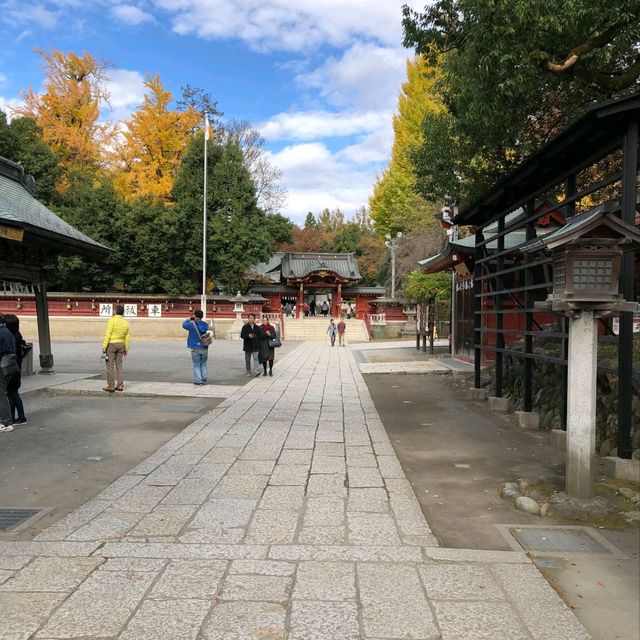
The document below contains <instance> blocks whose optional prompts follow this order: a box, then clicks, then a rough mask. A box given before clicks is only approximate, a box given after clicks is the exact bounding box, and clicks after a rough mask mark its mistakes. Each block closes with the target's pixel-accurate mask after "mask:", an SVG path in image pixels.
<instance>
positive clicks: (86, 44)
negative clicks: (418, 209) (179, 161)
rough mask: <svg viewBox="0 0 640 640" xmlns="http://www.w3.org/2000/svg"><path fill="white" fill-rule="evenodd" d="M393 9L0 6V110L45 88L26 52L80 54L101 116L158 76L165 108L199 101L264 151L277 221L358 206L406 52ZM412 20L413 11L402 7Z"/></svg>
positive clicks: (209, 4) (363, 2)
mask: <svg viewBox="0 0 640 640" xmlns="http://www.w3.org/2000/svg"><path fill="white" fill-rule="evenodd" d="M402 4H403V2H402V1H401V0H398V1H397V0H303V1H301V0H144V1H142V2H130V3H127V2H114V1H112V0H94V1H93V2H84V1H82V0H51V1H48V2H39V3H38V2H36V3H34V4H31V5H25V4H24V3H23V2H20V1H19V0H0V108H3V109H5V110H7V108H9V107H11V106H15V105H17V104H19V101H20V92H21V91H22V90H24V89H27V88H28V87H29V86H33V87H34V89H36V90H37V89H39V88H40V87H41V86H42V81H43V73H42V68H41V59H40V57H39V56H38V55H37V54H35V53H34V51H33V50H34V49H36V48H41V49H51V48H56V49H61V50H64V51H76V52H81V51H83V50H86V51H89V52H90V53H92V54H94V55H96V56H103V57H104V58H106V59H108V60H110V61H112V62H113V63H114V64H115V65H116V66H115V68H114V69H113V70H112V71H111V72H110V75H111V79H110V86H109V88H110V92H111V105H112V111H111V112H109V113H106V114H105V117H108V118H110V119H114V120H120V119H123V118H126V117H127V115H128V114H129V113H131V111H132V110H134V109H135V107H136V106H137V104H139V103H140V101H141V99H142V95H143V90H144V87H143V84H142V82H143V80H144V75H145V74H146V73H151V74H154V73H159V74H160V76H161V78H162V80H163V82H164V83H165V85H166V86H167V88H169V89H170V90H171V91H172V92H173V93H174V95H178V94H179V91H180V87H181V86H182V85H185V84H191V85H193V86H197V87H202V88H204V89H206V90H207V91H209V92H210V93H211V94H212V96H213V97H214V99H215V100H217V101H218V106H219V108H220V109H221V110H222V111H223V112H224V114H225V117H229V118H237V119H248V120H250V121H251V122H252V123H253V124H254V125H255V126H256V127H257V128H258V129H259V130H260V131H261V133H262V134H263V135H264V137H265V138H266V139H267V147H268V149H269V153H270V156H271V161H272V162H273V163H274V164H275V165H277V166H278V167H280V169H281V170H282V172H283V184H284V186H285V187H286V188H287V190H288V192H289V196H288V201H287V205H286V207H285V209H284V211H283V212H284V213H286V214H287V215H289V216H290V217H291V218H292V219H293V220H295V221H298V222H300V221H301V220H303V219H304V216H305V214H306V212H307V211H309V210H312V211H316V212H317V211H319V210H321V209H322V208H323V207H330V208H333V207H336V206H339V207H340V208H342V209H343V210H344V211H345V212H346V213H347V215H350V214H351V213H352V212H353V211H354V210H355V209H356V208H357V207H359V206H361V205H363V204H366V203H367V199H368V196H369V194H370V193H371V189H372V186H373V183H374V181H375V178H376V175H378V174H379V173H380V172H381V171H382V169H383V168H384V166H385V164H386V161H387V158H388V155H389V151H390V147H391V142H392V140H393V136H392V128H391V118H392V115H393V112H394V110H395V108H396V100H397V94H398V91H399V88H400V85H401V83H402V81H403V80H404V77H405V61H406V58H407V56H408V55H410V52H407V51H406V50H404V49H402V47H401V40H402V32H401V25H400V20H401V12H400V7H401V5H402ZM409 4H413V5H414V6H416V7H419V6H422V5H423V4H424V3H422V2H413V3H411V2H409Z"/></svg>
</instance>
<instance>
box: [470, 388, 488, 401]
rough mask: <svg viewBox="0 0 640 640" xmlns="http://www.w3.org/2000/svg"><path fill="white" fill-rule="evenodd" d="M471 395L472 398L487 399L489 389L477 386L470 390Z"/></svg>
mask: <svg viewBox="0 0 640 640" xmlns="http://www.w3.org/2000/svg"><path fill="white" fill-rule="evenodd" d="M469 397H470V398H471V400H486V399H487V390H486V389H482V388H481V389H476V388H475V387H474V388H472V389H470V390H469Z"/></svg>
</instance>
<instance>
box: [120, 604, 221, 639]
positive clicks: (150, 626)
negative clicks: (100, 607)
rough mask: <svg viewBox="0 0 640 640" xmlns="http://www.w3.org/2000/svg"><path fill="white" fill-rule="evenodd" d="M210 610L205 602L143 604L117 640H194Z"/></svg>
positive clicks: (209, 606) (209, 605)
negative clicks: (160, 639)
mask: <svg viewBox="0 0 640 640" xmlns="http://www.w3.org/2000/svg"><path fill="white" fill-rule="evenodd" d="M210 608H211V603H210V602H207V601H206V600H146V601H145V602H143V603H142V605H141V607H140V609H138V611H136V613H135V615H134V616H133V618H132V619H131V620H130V621H129V624H127V628H126V629H125V630H124V631H123V632H122V634H120V636H119V640H158V639H159V638H162V640H196V637H197V635H198V631H199V630H200V626H201V625H202V622H203V620H204V618H205V616H206V615H207V613H208V611H209V609H210Z"/></svg>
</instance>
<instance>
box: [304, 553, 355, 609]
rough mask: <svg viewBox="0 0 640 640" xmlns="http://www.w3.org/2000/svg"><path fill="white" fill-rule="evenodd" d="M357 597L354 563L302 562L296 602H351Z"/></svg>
mask: <svg viewBox="0 0 640 640" xmlns="http://www.w3.org/2000/svg"><path fill="white" fill-rule="evenodd" d="M355 597H356V585H355V564H354V563H353V562H315V561H310V562H300V564H299V565H298V571H297V573H296V584H295V587H294V590H293V598H294V600H337V601H343V600H351V599H354V598H355Z"/></svg>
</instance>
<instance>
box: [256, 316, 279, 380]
mask: <svg viewBox="0 0 640 640" xmlns="http://www.w3.org/2000/svg"><path fill="white" fill-rule="evenodd" d="M277 336H278V334H277V332H276V328H275V327H274V326H273V325H272V324H269V318H267V316H264V317H263V318H262V324H261V325H260V353H259V354H258V357H259V359H260V363H261V364H262V367H263V369H264V372H263V373H262V375H263V376H266V375H267V365H269V375H270V376H272V375H273V361H274V359H275V354H276V350H275V349H274V348H273V347H270V346H269V340H271V338H276V337H277Z"/></svg>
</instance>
